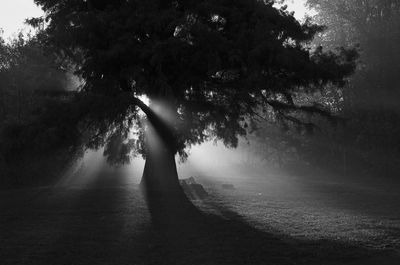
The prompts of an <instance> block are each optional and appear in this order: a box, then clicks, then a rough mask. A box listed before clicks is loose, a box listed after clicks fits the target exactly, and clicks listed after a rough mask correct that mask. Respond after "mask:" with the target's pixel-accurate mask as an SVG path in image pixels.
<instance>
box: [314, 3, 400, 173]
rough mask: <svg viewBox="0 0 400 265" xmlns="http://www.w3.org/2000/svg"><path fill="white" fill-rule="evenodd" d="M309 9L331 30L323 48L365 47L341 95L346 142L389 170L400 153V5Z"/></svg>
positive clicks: (340, 5)
mask: <svg viewBox="0 0 400 265" xmlns="http://www.w3.org/2000/svg"><path fill="white" fill-rule="evenodd" d="M308 4H309V6H310V7H312V8H314V9H315V10H316V11H317V15H316V20H317V22H318V23H323V24H324V25H327V28H328V30H327V31H325V32H324V33H323V34H322V35H321V38H320V39H319V41H318V42H319V43H321V44H322V45H326V46H336V45H343V44H344V43H348V44H358V45H359V46H360V56H361V57H360V61H361V64H360V67H359V68H358V70H357V72H356V74H355V75H354V77H353V78H352V80H351V82H350V84H349V86H346V87H345V89H343V93H342V94H341V99H340V101H341V103H343V104H342V106H340V108H341V111H342V115H344V116H346V117H347V118H348V119H349V122H348V126H347V129H346V130H345V131H346V132H345V133H344V135H343V136H342V137H341V138H342V140H343V141H344V142H345V143H346V145H349V147H350V148H352V149H354V150H358V151H357V153H359V156H361V157H365V158H366V159H367V161H368V160H369V161H374V164H381V162H382V163H383V164H382V167H383V168H390V165H389V164H387V163H389V162H390V161H392V160H393V159H392V158H394V157H396V156H397V157H398V152H399V150H400V149H399V147H400V139H399V137H398V135H399V133H400V127H399V126H398V124H399V120H400V109H399V105H398V101H399V100H400V79H399V76H398V74H399V72H400V46H399V45H398V43H399V41H400V3H399V2H398V1H394V0H362V1H361V0H350V1H344V0H338V1H327V0H308ZM390 157H392V158H390ZM378 161H379V162H378ZM391 163H392V164H396V163H397V164H398V161H397V162H396V161H392V162H391Z"/></svg>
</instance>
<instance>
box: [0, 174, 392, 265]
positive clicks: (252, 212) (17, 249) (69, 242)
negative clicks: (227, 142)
mask: <svg viewBox="0 0 400 265" xmlns="http://www.w3.org/2000/svg"><path fill="white" fill-rule="evenodd" d="M238 175H240V173H238ZM259 175H260V174H258V175H257V176H246V178H240V177H238V176H231V177H230V178H222V177H219V178H218V179H216V180H213V179H212V178H211V177H203V178H202V177H199V178H198V181H199V182H200V183H202V182H203V183H204V184H205V186H206V188H207V191H208V192H209V193H210V196H209V197H208V198H207V199H205V200H203V201H195V202H194V204H195V205H196V206H197V207H198V208H199V209H200V210H201V213H202V215H201V216H200V215H199V216H198V217H196V218H197V219H193V218H188V220H186V219H185V217H184V216H177V221H176V224H169V225H166V226H163V227H162V228H155V227H154V226H153V225H152V220H151V215H150V214H149V211H148V209H147V206H146V202H145V200H144V198H143V196H142V195H141V192H140V191H139V189H138V186H137V184H136V182H135V181H133V180H132V179H131V178H129V177H127V176H125V175H122V176H115V175H114V174H111V173H104V174H98V175H97V176H96V177H93V178H92V179H90V181H87V182H86V183H84V184H83V183H82V182H79V184H76V183H75V184H74V183H73V182H69V183H68V185H59V186H54V187H42V188H24V189H14V190H6V191H1V192H0V211H1V212H0V213H1V215H0V264H5V265H7V264H360V265H361V264H377V265H378V264H384V265H386V264H387V265H390V264H400V254H399V250H400V211H399V209H400V207H399V206H400V194H399V192H398V186H396V185H394V184H393V185H388V186H379V185H372V184H371V183H356V182H349V181H344V180H341V181H339V180H335V181H330V180H328V179H326V178H325V179H321V178H308V179H304V178H299V177H296V176H287V175H286V176H285V175H279V176H278V175H268V174H267V175H266V176H264V177H263V178H259ZM228 182H229V183H232V184H233V185H235V187H236V189H235V190H223V189H221V188H220V185H221V183H228ZM375 184H376V183H375ZM189 219H190V220H189Z"/></svg>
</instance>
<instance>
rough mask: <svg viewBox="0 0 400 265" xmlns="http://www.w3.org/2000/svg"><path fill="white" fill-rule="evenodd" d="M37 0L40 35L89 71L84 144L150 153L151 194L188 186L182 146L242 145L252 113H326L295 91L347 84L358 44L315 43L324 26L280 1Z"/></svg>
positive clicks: (147, 180)
mask: <svg viewBox="0 0 400 265" xmlns="http://www.w3.org/2000/svg"><path fill="white" fill-rule="evenodd" d="M35 3H37V4H38V5H40V6H41V7H42V8H43V10H44V11H45V13H46V15H45V18H44V19H45V20H46V22H47V23H48V26H47V28H46V29H45V31H44V32H43V33H42V36H41V37H42V40H43V41H44V43H45V44H46V45H48V47H50V48H52V49H54V50H56V51H58V52H59V54H60V55H61V56H68V57H69V58H70V59H71V60H73V62H74V63H75V64H76V66H77V68H78V71H77V74H79V75H80V76H81V77H82V78H83V79H84V80H85V85H84V87H83V89H82V91H81V93H80V94H79V95H78V98H79V100H78V101H79V102H81V103H82V104H80V108H81V109H82V111H78V112H74V113H75V114H76V121H77V123H76V124H78V126H79V128H86V129H87V130H86V131H89V132H90V134H85V138H84V139H85V140H84V141H83V143H84V144H85V145H86V146H90V147H93V146H97V147H99V146H101V145H106V146H110V143H112V142H113V139H121V138H122V139H126V140H125V141H124V145H123V146H124V148H120V151H121V152H126V151H127V150H129V148H126V145H129V146H130V147H136V150H139V151H140V152H141V153H142V154H143V155H144V156H145V158H146V164H145V169H144V173H143V179H142V182H143V183H144V184H145V185H146V188H147V190H148V191H149V192H155V191H157V192H159V193H164V192H167V193H169V192H173V193H175V194H178V193H181V188H180V185H179V182H178V176H177V171H176V165H175V155H176V154H177V153H179V154H180V155H181V156H182V157H185V148H188V147H190V146H191V145H192V144H198V143H202V142H204V141H206V140H209V139H218V140H222V141H223V142H224V143H225V144H226V145H227V146H230V147H235V146H236V145H237V142H238V136H241V135H245V134H246V128H247V122H248V121H249V120H251V119H252V118H253V117H255V116H260V115H261V116H262V115H263V113H267V112H268V113H271V112H273V113H274V115H273V119H280V120H285V121H287V122H291V123H294V124H297V125H299V126H305V127H310V126H311V125H310V124H308V123H307V121H304V120H302V119H298V118H297V117H296V116H295V115H294V113H297V112H303V113H318V114H321V115H327V116H328V115H329V113H327V112H326V111H325V110H323V109H321V108H319V107H318V106H317V105H313V104H309V105H306V106H303V105H299V104H296V101H295V100H294V97H295V96H296V95H297V94H303V93H311V92H313V91H316V90H319V89H323V88H324V87H325V86H326V85H327V84H331V85H334V86H341V85H343V84H344V79H345V78H346V77H347V76H349V75H350V74H351V73H352V72H353V70H354V67H355V62H354V59H355V57H356V53H355V52H354V51H352V50H344V49H341V50H338V52H337V53H333V52H324V51H323V50H322V48H318V49H316V50H312V49H311V48H310V47H309V45H308V44H309V43H310V42H311V41H312V40H313V37H314V36H315V34H316V33H317V32H320V31H321V29H322V28H321V27H319V26H317V25H314V24H311V23H309V22H307V23H305V24H301V23H300V22H298V21H296V19H295V18H294V17H293V16H292V15H290V14H289V13H287V12H286V11H285V10H283V9H282V10H278V9H276V8H274V7H273V1H258V0H250V1H249V0H233V1H232V0H229V1H227V0H213V1H207V0H203V1H199V0H196V1H191V0H187V1H165V0H162V1H161V0H146V1H138V0H131V1H120V0H116V1H91V0H87V1H53V0H35ZM37 21H40V19H39V20H38V19H36V20H31V22H32V24H35V23H36V22H37ZM143 95H145V96H147V97H148V98H149V99H150V106H147V105H146V104H144V103H143V102H142V101H141V100H140V97H141V96H143ZM139 110H142V111H143V112H144V113H145V116H146V119H147V122H146V123H145V126H144V134H140V135H139V137H138V138H137V139H135V138H134V139H131V140H130V141H129V140H127V139H128V138H129V135H131V134H132V133H130V132H132V128H134V127H140V124H138V123H140V121H141V118H140V112H139ZM263 111H264V112H263ZM142 128H143V127H142ZM116 135H119V136H120V137H117V136H116ZM111 145H112V144H111ZM106 149H107V147H106ZM112 149H115V148H111V147H110V150H112ZM121 157H124V156H121Z"/></svg>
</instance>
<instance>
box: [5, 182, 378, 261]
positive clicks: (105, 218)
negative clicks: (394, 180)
mask: <svg viewBox="0 0 400 265" xmlns="http://www.w3.org/2000/svg"><path fill="white" fill-rule="evenodd" d="M108 181H109V182H108ZM78 194H79V196H75V195H71V196H68V197H67V199H72V198H75V201H74V202H73V203H71V202H69V201H68V202H67V201H66V200H64V199H62V200H61V199H60V201H58V202H54V203H51V202H48V201H47V200H46V199H45V198H43V200H41V201H42V202H43V203H48V204H51V208H48V209H47V208H46V209H47V210H46V212H45V213H44V212H43V213H42V212H41V211H35V214H40V215H43V216H42V217H40V218H37V219H38V220H37V221H35V222H34V224H33V225H35V224H36V223H38V222H39V221H40V220H45V218H47V217H51V218H53V217H52V216H53V215H55V214H56V215H60V216H58V217H57V218H55V219H54V222H53V221H52V222H48V225H49V226H50V225H57V226H58V227H56V228H57V229H54V231H59V232H57V234H53V233H48V234H47V236H48V237H49V238H50V237H51V242H50V241H49V242H50V243H49V242H48V243H46V244H44V241H42V240H43V238H41V236H42V233H39V234H37V235H33V234H34V233H35V232H34V230H32V229H30V230H29V231H28V233H29V234H26V235H24V237H23V238H22V237H21V239H24V240H27V242H24V244H26V245H27V247H34V249H35V251H36V252H35V253H33V252H32V251H31V252H30V254H29V256H26V257H24V258H23V259H21V258H19V257H9V259H8V261H10V262H9V263H8V264H143V265H144V264H151V265H158V264H160V265H164V264H166V265H169V264H171V265H174V264H177V265H179V264H185V265H186V264H189V265H191V264H193V265H203V264H207V265H208V264H221V265H224V264H231V265H236V264H237V265H239V264H240V265H242V264H253V265H256V264H275V265H279V264H282V265H283V264H284V265H286V264H307V265H310V264H318V265H319V264H332V265H333V264H335V265H339V264H366V263H364V262H363V260H364V258H366V257H368V256H369V255H375V253H371V252H370V250H368V249H365V248H362V247H357V246H354V245H350V244H345V243H342V242H334V241H329V240H318V241H312V240H300V239H294V238H292V237H289V236H285V235H282V234H280V233H275V232H266V231H264V230H259V229H257V228H255V227H253V226H252V225H251V224H249V223H248V222H246V220H245V219H244V218H243V217H242V216H240V215H239V214H238V213H236V212H234V211H232V210H230V209H229V208H228V207H226V206H225V205H222V204H221V203H217V202H213V201H207V202H206V203H208V204H209V205H208V207H210V208H213V209H215V210H216V211H217V212H219V213H221V215H216V214H209V213H206V212H202V211H200V210H199V209H198V208H196V207H195V206H194V205H193V204H192V203H191V202H190V201H188V200H186V199H182V198H174V197H173V196H167V197H165V196H155V195H154V196H149V197H147V208H148V210H149V211H147V209H146V205H145V199H144V197H143V196H142V195H141V194H140V192H139V190H138V189H136V190H132V189H129V188H126V187H123V186H118V185H115V179H113V178H110V179H107V178H106V179H104V178H99V179H97V180H96V182H95V183H93V184H92V186H91V188H88V189H83V190H82V191H79V192H78ZM126 196H128V197H126ZM54 198H56V197H54ZM46 207H47V206H46ZM57 209H58V210H57ZM148 212H149V213H150V215H149V214H148ZM127 217H128V218H127ZM58 220H62V222H61V223H58ZM29 222H30V221H29V220H27V221H24V222H22V221H21V225H22V224H27V223H29ZM32 227H33V226H32ZM31 233H32V234H31ZM35 240H38V241H37V242H34V241H35ZM28 241H30V242H28ZM16 242H17V241H16ZM36 243H37V244H42V245H40V246H36V245H35V244H36ZM7 249H10V246H5V248H4V250H7ZM357 262H358V263H357Z"/></svg>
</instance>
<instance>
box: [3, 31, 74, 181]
mask: <svg viewBox="0 0 400 265" xmlns="http://www.w3.org/2000/svg"><path fill="white" fill-rule="evenodd" d="M77 85H78V80H76V78H75V77H74V76H73V75H72V74H71V71H69V69H68V65H67V64H66V62H64V61H63V60H62V59H60V58H58V57H56V56H54V55H52V53H50V52H45V51H44V49H43V45H41V44H40V42H39V41H38V40H37V39H36V38H35V37H31V36H24V35H23V34H20V35H19V36H18V37H16V38H14V39H12V40H11V41H9V42H5V41H4V39H3V38H1V37H0V131H1V135H0V149H1V152H0V186H9V185H21V184H27V185H32V184H43V183H47V182H48V181H49V180H50V179H52V178H54V175H56V174H59V173H60V172H61V171H62V169H63V168H65V167H66V165H67V164H68V161H69V160H71V158H70V155H69V152H68V149H67V148H61V147H60V148H58V149H57V150H52V152H51V154H49V153H46V152H44V150H47V148H46V146H48V145H52V147H53V146H57V145H55V144H54V143H55V142H56V141H60V138H62V137H66V135H64V136H62V135H63V134H68V130H66V131H64V132H62V131H61V130H60V129H59V128H57V126H52V123H53V125H54V124H55V123H56V122H57V117H58V118H61V117H62V105H60V102H62V101H63V100H65V99H66V98H68V97H69V92H70V91H72V90H74V89H76V86H77ZM50 115H51V117H50ZM45 116H47V117H45ZM39 120H40V122H38V121H39ZM46 120H47V121H50V120H52V122H47V123H46V122H45V121H46ZM57 130H58V131H57Z"/></svg>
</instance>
